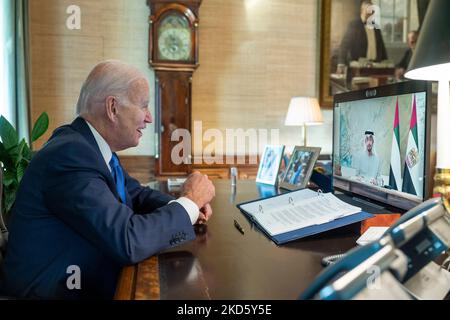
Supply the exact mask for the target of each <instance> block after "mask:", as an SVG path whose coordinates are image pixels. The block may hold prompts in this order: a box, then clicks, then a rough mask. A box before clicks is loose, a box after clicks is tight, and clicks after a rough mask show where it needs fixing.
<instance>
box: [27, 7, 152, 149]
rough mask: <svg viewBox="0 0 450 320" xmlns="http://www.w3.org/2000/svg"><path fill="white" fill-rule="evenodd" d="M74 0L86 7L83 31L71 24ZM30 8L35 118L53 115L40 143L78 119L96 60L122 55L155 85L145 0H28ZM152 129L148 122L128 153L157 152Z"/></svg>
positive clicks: (32, 89)
mask: <svg viewBox="0 0 450 320" xmlns="http://www.w3.org/2000/svg"><path fill="white" fill-rule="evenodd" d="M73 4H76V5H77V6H79V7H80V9H81V29H80V30H69V29H68V28H67V27H66V20H67V18H68V17H69V16H70V14H67V13H66V10H67V7H69V6H70V5H73ZM29 12H30V42H31V73H32V74H31V76H32V83H31V117H32V121H33V122H34V121H35V120H36V119H37V117H38V116H39V114H40V113H41V112H43V111H46V112H48V114H49V116H50V129H49V131H48V132H47V134H46V135H45V136H44V137H43V138H41V139H40V140H39V141H38V142H37V144H36V145H35V147H40V146H41V145H42V144H43V143H44V142H45V140H46V139H47V138H48V137H49V136H50V134H51V132H52V131H53V130H54V129H55V128H56V127H58V126H60V125H62V124H65V123H68V122H70V121H72V120H73V119H74V117H75V105H76V102H77V99H78V95H79V90H80V88H81V85H82V83H83V81H84V79H86V77H87V75H88V73H89V71H90V70H91V69H92V67H93V66H94V65H95V64H96V63H97V62H99V61H101V60H104V59H119V60H122V61H124V62H128V63H131V64H133V65H135V66H136V67H138V68H139V69H140V70H142V71H143V72H144V73H145V74H146V75H148V78H149V80H150V81H151V83H153V81H154V78H153V77H154V75H153V72H152V71H151V70H150V69H149V67H148V63H147V59H148V54H147V50H148V15H149V12H150V10H149V8H148V7H147V5H146V1H145V0H133V1H127V0H108V1H107V0H98V1H97V0H96V1H92V0H77V1H75V2H74V1H71V0H38V1H29ZM151 90H152V93H153V86H151ZM153 96H154V95H153V94H151V97H152V99H153ZM153 104H154V102H153V100H151V105H152V106H153ZM153 132H154V127H153V126H149V128H148V129H147V130H146V132H145V134H144V137H143V138H142V140H141V144H140V146H139V148H134V149H130V150H129V151H128V152H123V153H124V154H133V155H150V154H154V134H153Z"/></svg>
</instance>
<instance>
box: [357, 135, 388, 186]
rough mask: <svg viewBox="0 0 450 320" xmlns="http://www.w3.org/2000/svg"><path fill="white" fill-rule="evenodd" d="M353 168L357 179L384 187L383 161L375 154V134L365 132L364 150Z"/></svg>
mask: <svg viewBox="0 0 450 320" xmlns="http://www.w3.org/2000/svg"><path fill="white" fill-rule="evenodd" d="M352 166H353V168H355V169H356V179H357V180H359V181H362V182H368V183H370V184H373V185H376V186H382V185H383V179H382V178H381V175H380V171H381V160H380V158H379V157H378V156H377V154H376V152H375V133H374V132H373V131H369V130H368V131H366V132H364V150H363V151H362V152H361V153H360V154H358V155H356V156H355V157H354V160H353V163H352Z"/></svg>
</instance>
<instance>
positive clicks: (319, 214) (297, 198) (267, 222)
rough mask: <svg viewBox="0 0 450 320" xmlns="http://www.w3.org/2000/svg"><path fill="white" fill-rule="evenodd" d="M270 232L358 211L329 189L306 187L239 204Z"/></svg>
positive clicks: (302, 225)
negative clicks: (317, 190)
mask: <svg viewBox="0 0 450 320" xmlns="http://www.w3.org/2000/svg"><path fill="white" fill-rule="evenodd" d="M242 209H244V210H245V211H247V212H248V213H249V214H251V215H252V216H253V218H254V219H255V220H256V221H258V223H259V224H260V225H261V226H262V227H263V228H264V229H266V231H267V232H268V233H269V234H270V235H273V236H274V235H278V234H281V233H285V232H289V231H293V230H297V229H301V228H305V227H308V226H312V225H320V224H324V223H327V222H330V221H333V220H336V219H338V218H341V217H345V216H348V215H352V214H355V213H358V212H360V211H361V208H358V207H355V206H352V205H349V204H348V203H345V202H343V201H341V200H339V199H338V198H336V197H335V196H334V195H333V194H331V193H326V194H322V193H317V192H314V191H312V190H309V189H304V190H299V191H295V192H291V193H287V194H284V195H281V196H278V197H273V198H269V199H263V200H261V201H255V202H252V203H249V204H246V205H242Z"/></svg>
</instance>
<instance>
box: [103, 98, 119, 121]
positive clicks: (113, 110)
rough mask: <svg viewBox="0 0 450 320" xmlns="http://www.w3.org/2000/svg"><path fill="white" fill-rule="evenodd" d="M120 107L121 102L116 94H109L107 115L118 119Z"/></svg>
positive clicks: (111, 118)
mask: <svg viewBox="0 0 450 320" xmlns="http://www.w3.org/2000/svg"><path fill="white" fill-rule="evenodd" d="M118 107H119V102H118V101H117V99H116V97H114V96H108V97H107V98H106V100H105V108H106V115H107V116H108V119H109V120H111V121H113V122H115V121H116V120H117V111H118V110H117V108H118Z"/></svg>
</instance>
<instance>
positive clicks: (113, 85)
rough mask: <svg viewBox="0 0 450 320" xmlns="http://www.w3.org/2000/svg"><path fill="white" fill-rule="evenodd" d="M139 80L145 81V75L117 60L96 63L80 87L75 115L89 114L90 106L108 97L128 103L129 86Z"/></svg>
mask: <svg viewBox="0 0 450 320" xmlns="http://www.w3.org/2000/svg"><path fill="white" fill-rule="evenodd" d="M140 79H146V77H145V75H144V74H143V73H142V72H141V71H140V70H139V69H137V68H136V67H133V66H131V65H129V64H126V63H123V62H121V61H118V60H105V61H102V62H100V63H98V64H97V65H96V66H95V67H94V68H93V69H92V71H91V72H90V73H89V75H88V77H87V79H86V80H85V81H84V83H83V86H82V87H81V91H80V96H79V98H78V102H77V114H83V113H91V112H92V111H93V110H92V106H93V105H94V104H95V103H99V102H102V101H104V100H105V99H106V98H107V97H108V96H116V97H119V98H120V100H121V102H124V103H126V102H128V90H129V88H130V86H131V84H132V83H133V82H135V81H136V80H140Z"/></svg>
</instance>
